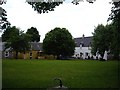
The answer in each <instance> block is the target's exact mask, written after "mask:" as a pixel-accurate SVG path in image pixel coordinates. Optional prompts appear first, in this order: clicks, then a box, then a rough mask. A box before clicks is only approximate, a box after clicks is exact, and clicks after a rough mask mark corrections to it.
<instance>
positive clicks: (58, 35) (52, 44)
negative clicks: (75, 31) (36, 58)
mask: <svg viewBox="0 0 120 90" xmlns="http://www.w3.org/2000/svg"><path fill="white" fill-rule="evenodd" d="M74 49H75V42H74V40H73V38H72V35H71V34H70V33H69V31H68V30H67V29H66V28H58V27H56V28H54V29H53V30H51V31H50V32H48V33H47V34H46V35H45V39H44V40H43V50H44V52H45V53H46V54H52V55H56V56H57V57H59V56H62V57H66V56H71V55H73V54H74Z"/></svg>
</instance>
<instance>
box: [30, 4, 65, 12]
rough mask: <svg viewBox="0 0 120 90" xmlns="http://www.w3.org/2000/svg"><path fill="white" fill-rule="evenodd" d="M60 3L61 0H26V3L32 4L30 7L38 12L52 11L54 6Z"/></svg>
mask: <svg viewBox="0 0 120 90" xmlns="http://www.w3.org/2000/svg"><path fill="white" fill-rule="evenodd" d="M62 3H63V2H28V4H30V5H32V8H34V10H35V11H37V12H38V13H40V14H41V13H48V11H54V8H55V7H56V6H59V5H60V4H62Z"/></svg>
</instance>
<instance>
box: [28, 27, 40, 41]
mask: <svg viewBox="0 0 120 90" xmlns="http://www.w3.org/2000/svg"><path fill="white" fill-rule="evenodd" d="M26 34H29V35H30V41H31V42H39V41H40V35H39V32H38V30H37V29H36V28H35V27H31V28H29V29H28V30H27V32H26Z"/></svg>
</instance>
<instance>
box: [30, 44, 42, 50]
mask: <svg viewBox="0 0 120 90" xmlns="http://www.w3.org/2000/svg"><path fill="white" fill-rule="evenodd" d="M30 44H31V47H32V50H35V51H42V50H43V49H42V43H38V42H31V43H30Z"/></svg>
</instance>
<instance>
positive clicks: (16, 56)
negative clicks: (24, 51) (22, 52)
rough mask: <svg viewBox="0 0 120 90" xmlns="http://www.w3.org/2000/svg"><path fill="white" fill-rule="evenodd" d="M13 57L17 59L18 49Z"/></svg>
mask: <svg viewBox="0 0 120 90" xmlns="http://www.w3.org/2000/svg"><path fill="white" fill-rule="evenodd" d="M15 59H18V51H16V54H15Z"/></svg>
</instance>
